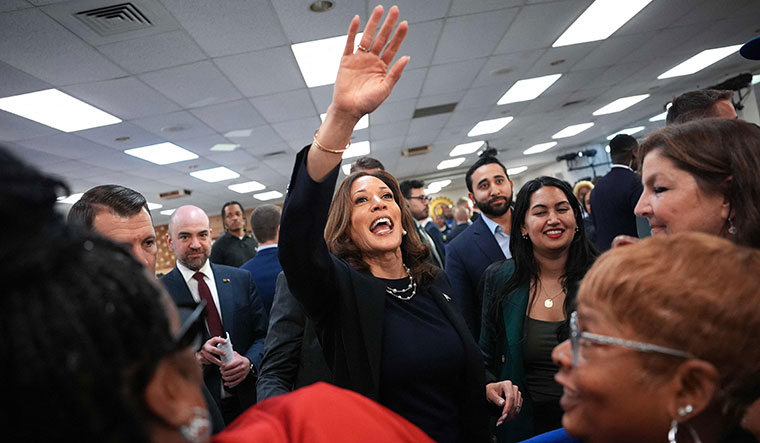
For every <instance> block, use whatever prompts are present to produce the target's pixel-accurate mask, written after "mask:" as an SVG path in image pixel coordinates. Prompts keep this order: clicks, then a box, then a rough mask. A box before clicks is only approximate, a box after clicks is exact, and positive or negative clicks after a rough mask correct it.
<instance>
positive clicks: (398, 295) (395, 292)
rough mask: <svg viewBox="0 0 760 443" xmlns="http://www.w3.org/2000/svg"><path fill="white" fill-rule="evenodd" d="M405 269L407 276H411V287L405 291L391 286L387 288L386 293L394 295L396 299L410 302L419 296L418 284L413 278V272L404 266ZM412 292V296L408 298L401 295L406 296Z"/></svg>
mask: <svg viewBox="0 0 760 443" xmlns="http://www.w3.org/2000/svg"><path fill="white" fill-rule="evenodd" d="M403 266H404V269H405V270H406V275H408V276H409V286H407V287H406V288H404V289H394V288H391V287H389V286H386V287H385V292H387V293H388V295H392V296H394V297H396V298H397V299H399V300H404V301H409V300H411V299H412V297H414V296H415V294H417V283H416V282H415V281H414V277H412V271H410V270H409V268H407V267H406V265H403ZM409 291H412V293H411V294H409V295H408V296H404V295H401V294H406V293H407V292H409Z"/></svg>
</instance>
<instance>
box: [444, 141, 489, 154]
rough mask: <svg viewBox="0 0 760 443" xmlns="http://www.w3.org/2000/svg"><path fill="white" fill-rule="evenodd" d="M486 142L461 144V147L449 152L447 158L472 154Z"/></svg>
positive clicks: (455, 147)
mask: <svg viewBox="0 0 760 443" xmlns="http://www.w3.org/2000/svg"><path fill="white" fill-rule="evenodd" d="M485 144H486V142H484V141H478V142H470V143H462V144H461V145H456V146H454V149H452V150H451V152H449V157H459V156H460V155H467V154H472V153H473V152H475V151H477V150H478V149H480V147H481V146H483V145H485Z"/></svg>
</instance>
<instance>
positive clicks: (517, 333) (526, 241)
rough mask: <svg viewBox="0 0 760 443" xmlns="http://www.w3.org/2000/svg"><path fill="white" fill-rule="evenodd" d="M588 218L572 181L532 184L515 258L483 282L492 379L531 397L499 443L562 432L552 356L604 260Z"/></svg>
mask: <svg viewBox="0 0 760 443" xmlns="http://www.w3.org/2000/svg"><path fill="white" fill-rule="evenodd" d="M582 217H583V215H582V212H581V208H580V204H579V202H578V199H576V198H575V196H574V195H573V192H572V190H571V189H570V187H569V186H568V185H567V184H566V183H564V182H563V181H561V180H558V179H556V178H553V177H539V178H536V179H534V180H531V181H529V182H528V183H526V184H525V185H523V187H522V189H520V192H519V193H518V194H517V199H516V200H515V208H514V212H513V215H512V235H511V236H510V243H509V246H510V250H511V252H512V258H511V259H510V260H505V261H502V262H498V263H494V264H492V265H491V266H490V267H489V268H488V269H487V270H486V272H485V273H484V274H483V277H482V279H481V283H480V293H481V296H482V299H483V319H482V322H481V324H482V327H481V332H480V346H481V349H482V350H483V354H484V357H485V362H486V368H487V369H488V373H487V376H486V377H487V380H488V381H495V380H501V379H506V380H511V381H512V383H514V384H516V385H517V386H519V387H520V390H521V391H522V395H523V398H524V401H523V408H522V411H521V412H520V414H519V416H518V417H517V419H516V420H515V421H513V422H512V423H509V424H502V423H501V420H499V421H497V433H496V434H497V437H498V438H499V441H502V442H514V441H522V440H524V439H526V438H528V437H531V436H533V435H535V434H539V433H542V432H546V431H548V430H551V429H556V428H558V427H560V418H561V416H562V411H561V409H560V407H559V398H560V396H561V395H562V390H561V388H560V386H559V385H558V384H557V383H556V382H555V381H554V374H555V373H556V371H557V367H556V365H555V364H554V363H553V362H552V360H551V350H552V349H553V348H554V346H556V345H557V344H558V343H559V342H561V341H562V340H563V339H564V338H565V337H567V320H568V318H569V313H570V311H571V310H572V307H573V301H574V298H575V291H576V289H577V285H578V283H579V282H580V280H581V278H583V275H584V274H585V273H586V270H588V268H589V267H590V266H591V264H592V263H593V261H594V259H595V258H596V255H597V254H596V250H595V248H594V246H593V245H592V244H591V242H590V241H589V240H588V238H587V237H586V233H585V230H584V226H583V218H582ZM493 387H494V386H493V385H492V384H490V383H489V385H488V389H489V390H490V389H491V388H493Z"/></svg>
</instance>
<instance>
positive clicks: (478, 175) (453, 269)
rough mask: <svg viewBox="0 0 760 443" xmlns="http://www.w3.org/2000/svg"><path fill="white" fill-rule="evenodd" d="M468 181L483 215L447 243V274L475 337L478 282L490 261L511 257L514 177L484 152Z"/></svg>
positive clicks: (477, 317)
mask: <svg viewBox="0 0 760 443" xmlns="http://www.w3.org/2000/svg"><path fill="white" fill-rule="evenodd" d="M465 184H466V185H467V190H468V191H469V194H468V195H469V197H470V199H471V200H472V202H473V203H474V204H475V205H476V206H477V207H478V209H480V211H481V213H482V215H481V216H480V217H479V218H478V219H477V220H476V221H475V222H474V223H473V224H472V225H470V227H469V228H467V229H465V230H464V232H462V233H461V234H459V235H458V236H457V237H456V238H455V239H454V240H452V241H450V242H449V244H448V245H447V247H446V275H447V276H448V277H449V281H450V282H451V288H452V290H453V296H452V298H453V300H454V303H455V305H456V306H457V308H458V309H459V311H460V312H461V313H462V316H464V319H465V320H466V321H467V326H469V327H470V330H471V331H472V334H473V336H474V337H475V340H477V339H478V337H479V336H480V310H481V302H482V301H481V300H480V297H479V296H478V283H480V277H481V276H482V275H483V271H485V270H486V268H487V267H488V265H490V264H491V263H494V262H496V261H499V260H504V259H506V258H511V257H512V254H511V253H510V252H509V234H510V231H511V224H512V208H511V206H512V181H511V180H510V179H509V175H507V169H506V168H505V167H504V165H503V164H501V162H500V161H499V160H498V159H496V157H493V156H490V155H484V156H483V157H481V158H479V159H478V160H477V161H476V162H475V163H474V164H473V165H472V166H471V167H470V169H469V170H468V171H467V174H466V175H465Z"/></svg>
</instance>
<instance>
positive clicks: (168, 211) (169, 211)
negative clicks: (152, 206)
mask: <svg viewBox="0 0 760 443" xmlns="http://www.w3.org/2000/svg"><path fill="white" fill-rule="evenodd" d="M176 210H177V209H176V208H175V209H164V210H163V211H161V215H172V214H174V211H176Z"/></svg>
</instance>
